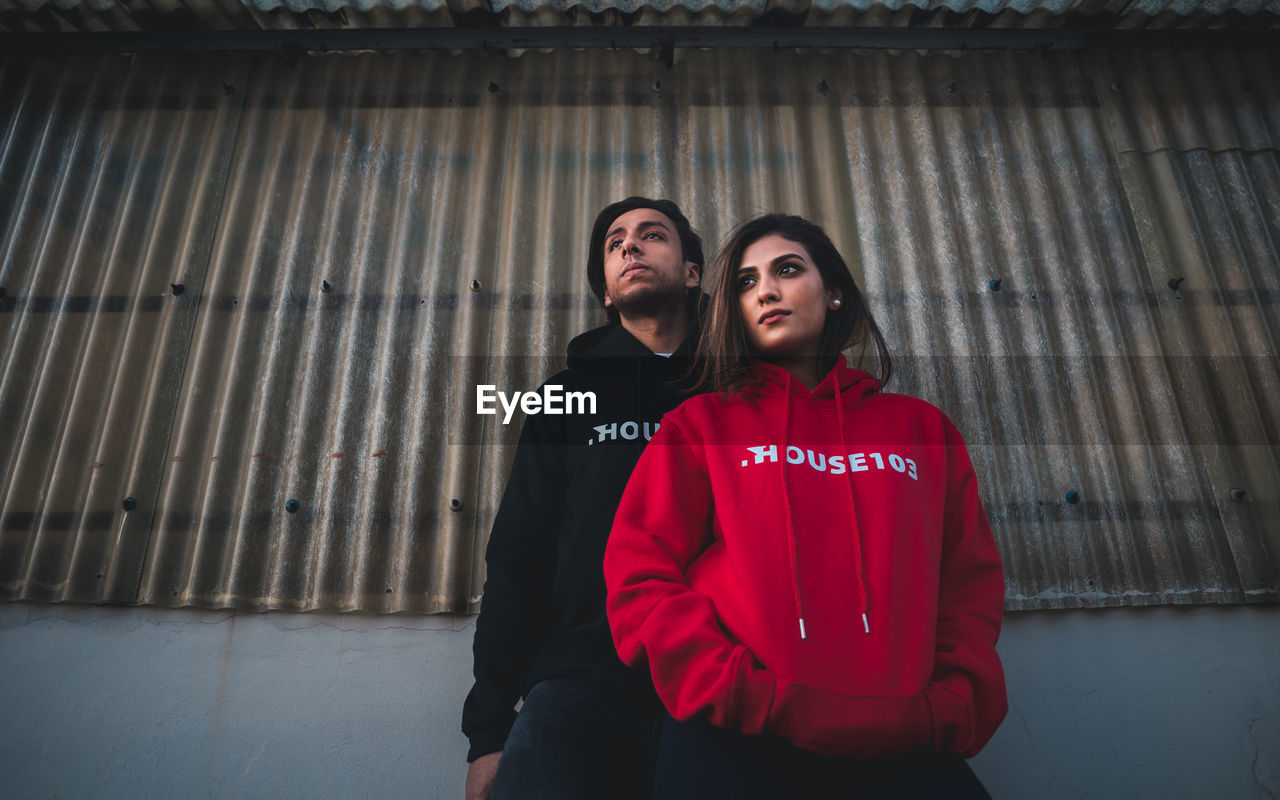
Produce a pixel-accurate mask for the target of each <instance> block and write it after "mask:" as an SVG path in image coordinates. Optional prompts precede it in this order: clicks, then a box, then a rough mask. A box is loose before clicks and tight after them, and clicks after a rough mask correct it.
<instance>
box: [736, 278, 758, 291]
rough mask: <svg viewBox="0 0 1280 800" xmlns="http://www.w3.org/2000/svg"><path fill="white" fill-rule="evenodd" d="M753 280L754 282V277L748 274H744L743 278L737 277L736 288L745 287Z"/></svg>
mask: <svg viewBox="0 0 1280 800" xmlns="http://www.w3.org/2000/svg"><path fill="white" fill-rule="evenodd" d="M755 282H756V279H755V278H754V277H752V276H750V275H748V276H746V277H745V278H738V288H739V289H746V288H748V287H749V286H751V284H753V283H755Z"/></svg>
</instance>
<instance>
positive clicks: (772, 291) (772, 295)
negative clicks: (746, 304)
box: [756, 279, 778, 305]
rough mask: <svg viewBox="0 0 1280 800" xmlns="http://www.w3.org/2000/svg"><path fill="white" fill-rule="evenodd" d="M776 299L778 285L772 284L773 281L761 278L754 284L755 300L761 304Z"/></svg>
mask: <svg viewBox="0 0 1280 800" xmlns="http://www.w3.org/2000/svg"><path fill="white" fill-rule="evenodd" d="M777 299H778V287H777V286H775V285H774V282H773V281H771V280H768V279H762V280H761V281H760V282H759V283H757V284H756V300H758V301H759V302H760V304H761V305H764V304H765V303H771V302H774V301H776V300H777Z"/></svg>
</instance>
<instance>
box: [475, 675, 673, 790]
mask: <svg viewBox="0 0 1280 800" xmlns="http://www.w3.org/2000/svg"><path fill="white" fill-rule="evenodd" d="M660 712H661V707H660V706H658V705H657V703H656V700H655V701H654V702H653V703H652V704H646V703H640V704H637V703H636V701H635V700H634V699H632V700H626V699H620V698H618V697H615V696H613V695H611V694H610V693H608V692H603V691H601V690H599V689H595V688H592V687H591V686H588V685H586V684H584V683H580V682H579V681H574V680H567V679H556V680H547V681H542V682H541V683H539V684H537V685H536V686H534V687H533V689H531V690H530V691H529V694H528V696H527V697H525V700H524V705H523V706H522V707H521V708H520V714H519V715H518V716H517V717H516V723H515V725H514V726H513V727H512V728H511V733H510V734H509V735H508V736H507V743H506V746H505V747H503V749H502V760H501V761H499V762H498V776H497V778H496V779H495V780H494V786H493V795H492V796H491V800H537V799H538V798H547V799H548V800H550V798H555V800H603V799H604V798H610V799H611V798H627V800H631V799H632V798H634V799H635V800H641V798H643V799H644V800H647V799H648V798H649V796H650V793H651V788H650V787H651V786H652V779H653V758H654V738H655V734H656V732H657V726H658V722H659V719H660V717H659V716H658V714H659V713H660Z"/></svg>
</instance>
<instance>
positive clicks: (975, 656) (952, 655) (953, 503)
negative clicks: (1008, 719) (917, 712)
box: [926, 419, 1009, 757]
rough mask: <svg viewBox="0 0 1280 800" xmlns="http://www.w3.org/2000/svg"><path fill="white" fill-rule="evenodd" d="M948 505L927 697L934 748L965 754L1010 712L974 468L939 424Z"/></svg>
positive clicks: (997, 586)
mask: <svg viewBox="0 0 1280 800" xmlns="http://www.w3.org/2000/svg"><path fill="white" fill-rule="evenodd" d="M944 427H945V429H946V445H947V506H946V512H945V513H946V520H945V523H944V524H945V530H944V534H943V536H944V538H943V550H942V575H941V590H940V592H939V596H938V632H937V651H936V654H935V656H934V666H933V677H932V681H931V683H930V686H929V688H928V690H927V691H926V697H927V698H928V700H929V707H930V712H931V713H932V715H933V731H934V749H935V750H941V751H948V752H953V753H958V754H960V755H962V756H965V757H970V756H973V755H975V754H977V752H978V751H979V750H981V749H982V747H983V745H985V744H986V743H987V741H988V740H990V738H991V736H992V734H994V733H995V731H996V728H997V727H999V725H1000V722H1001V721H1002V720H1004V717H1005V714H1006V713H1008V711H1009V701H1008V698H1007V696H1006V695H1005V685H1004V670H1003V668H1002V667H1001V666H1000V657H999V656H998V655H996V640H997V639H998V638H999V636H1000V621H1001V616H1002V615H1003V613H1004V573H1003V570H1002V568H1001V565H1000V552H999V551H998V550H997V549H996V542H995V537H994V536H992V534H991V526H990V525H989V524H988V523H987V515H986V512H985V511H983V509H982V502H981V501H980V500H979V499H978V482H977V478H976V476H975V475H974V472H973V464H972V463H971V462H970V460H969V453H968V451H967V450H966V449H965V446H964V441H963V440H962V439H961V437H960V433H959V431H957V430H956V428H955V426H954V425H953V424H952V423H951V421H950V420H945V419H944Z"/></svg>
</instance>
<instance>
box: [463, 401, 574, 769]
mask: <svg viewBox="0 0 1280 800" xmlns="http://www.w3.org/2000/svg"><path fill="white" fill-rule="evenodd" d="M563 419H564V417H562V416H551V415H546V414H539V415H530V416H528V417H526V419H525V423H524V427H523V429H522V430H521V432H520V443H519V445H518V446H517V448H516V457H515V463H514V464H513V465H512V467H511V477H510V478H509V479H508V481H507V488H506V491H505V492H504V493H503V495H502V503H501V505H499V507H498V514H497V517H496V518H495V519H494V522H493V530H492V531H491V532H490V534H489V546H488V549H487V550H486V552H485V561H486V564H487V567H488V573H487V577H486V579H485V584H484V597H483V600H482V601H481V606H480V616H479V617H478V618H477V619H476V636H475V641H474V643H473V644H472V653H473V654H474V657H475V667H474V670H473V671H474V673H475V678H476V682H475V686H473V687H472V689H471V693H470V694H468V695H467V700H466V703H465V704H464V705H463V708H462V732H463V733H465V734H466V735H467V738H468V739H469V740H470V742H471V746H470V749H469V750H468V751H467V761H468V762H470V761H474V760H475V759H477V758H479V757H480V756H483V755H487V754H489V753H495V752H498V751H500V750H501V749H502V746H503V744H504V743H505V742H506V740H507V733H508V732H509V731H510V730H511V724H512V723H513V722H514V721H515V717H516V713H515V704H516V701H517V700H519V698H520V695H521V693H522V692H523V690H524V681H525V676H526V675H527V674H528V671H529V667H530V665H531V664H532V662H533V659H534V657H535V656H536V655H537V654H538V650H539V649H540V648H541V646H542V644H543V643H544V642H545V641H546V636H547V635H548V632H549V630H550V625H551V622H552V620H551V619H550V616H551V588H552V581H553V578H554V571H555V563H556V557H555V550H556V536H557V533H558V531H559V528H560V523H561V520H562V517H563V516H564V494H565V488H566V485H567V483H568V477H567V472H566V464H565V447H564V431H563V421H562V420H563Z"/></svg>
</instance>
